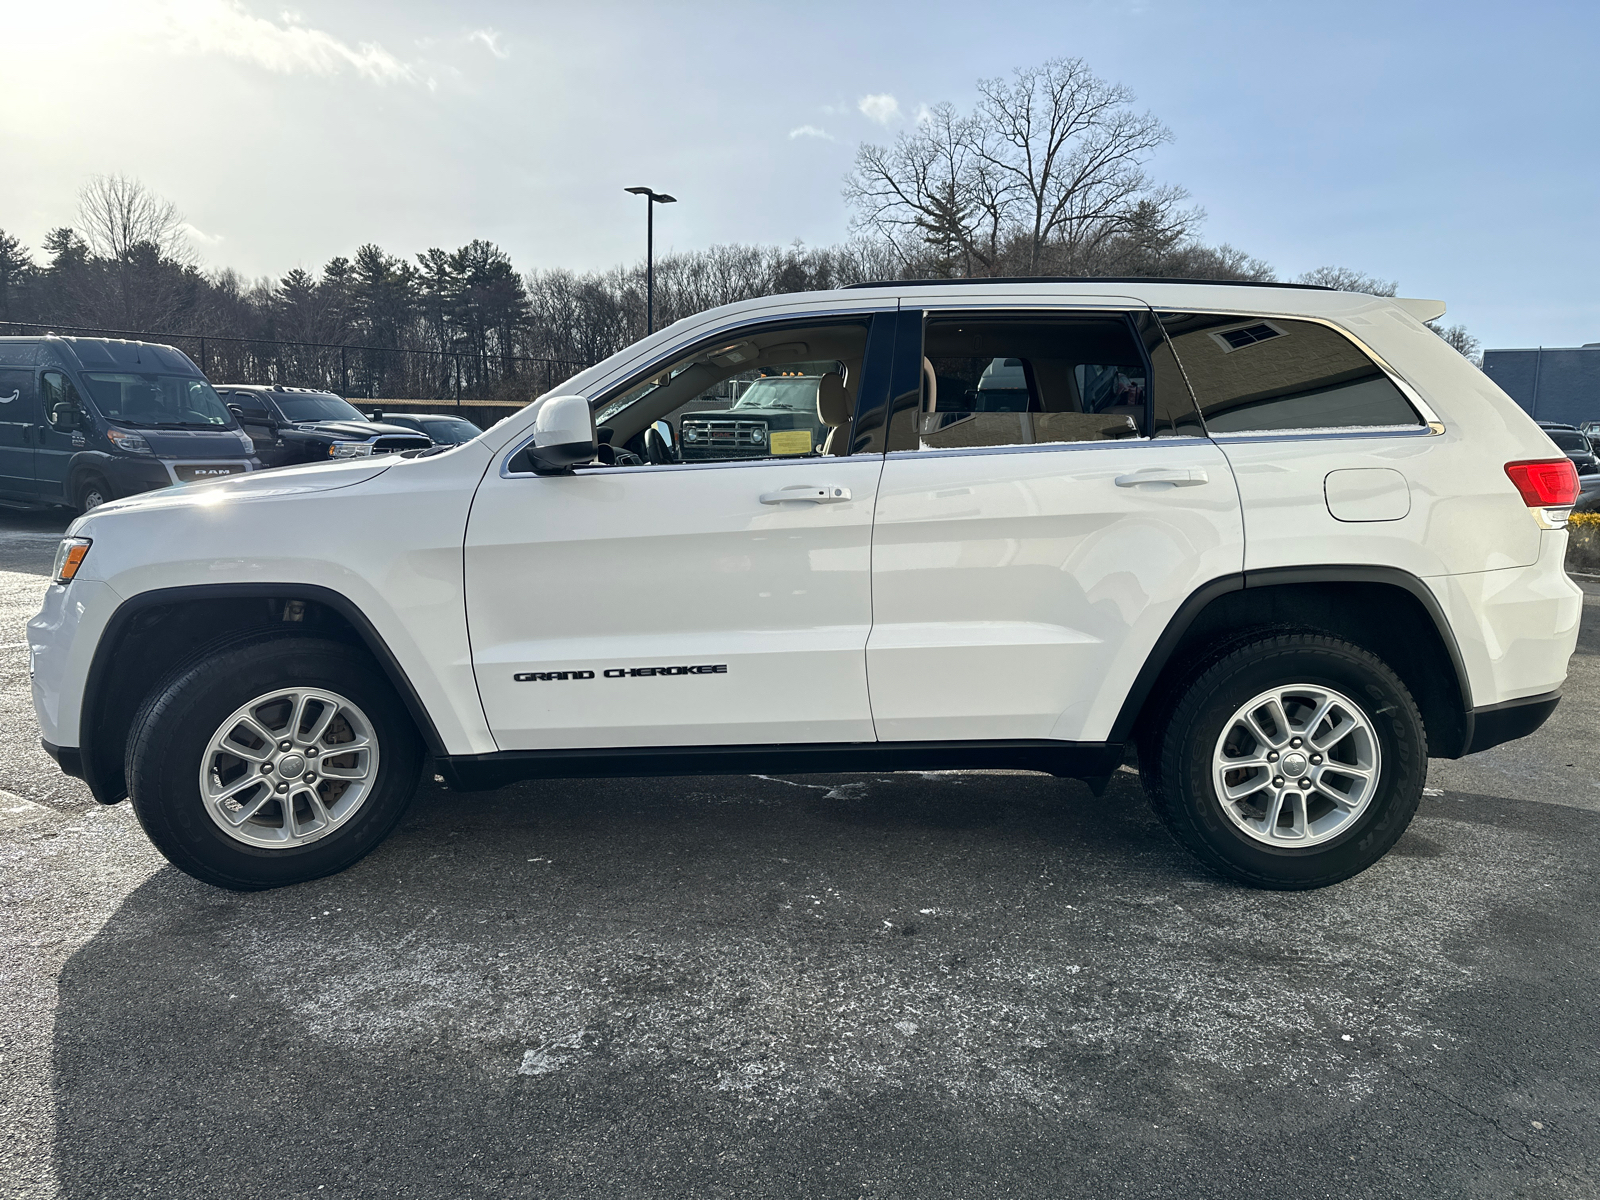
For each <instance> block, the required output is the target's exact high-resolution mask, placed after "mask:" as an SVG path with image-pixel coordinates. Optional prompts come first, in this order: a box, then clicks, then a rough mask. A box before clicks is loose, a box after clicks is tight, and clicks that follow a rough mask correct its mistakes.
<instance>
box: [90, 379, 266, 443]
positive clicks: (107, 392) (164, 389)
mask: <svg viewBox="0 0 1600 1200" xmlns="http://www.w3.org/2000/svg"><path fill="white" fill-rule="evenodd" d="M83 378H84V382H85V384H86V385H87V386H88V388H89V394H90V395H91V396H92V397H93V398H94V403H95V407H96V408H98V409H99V410H100V412H101V413H102V414H103V415H104V416H106V417H108V418H109V419H111V420H113V421H117V422H119V423H121V424H123V425H133V426H138V427H142V428H145V429H215V428H219V427H220V428H232V427H233V423H234V422H233V415H232V414H231V413H229V412H228V410H227V408H225V407H224V406H223V403H222V400H221V398H220V397H219V396H218V395H217V393H216V392H215V391H214V390H213V389H212V387H211V385H210V384H209V383H207V382H206V381H205V380H204V379H199V378H196V377H195V376H193V375H155V374H150V375H146V374H142V373H141V374H134V373H132V372H110V371H90V372H87V373H86V374H85V375H84V377H83Z"/></svg>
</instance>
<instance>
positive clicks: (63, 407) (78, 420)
mask: <svg viewBox="0 0 1600 1200" xmlns="http://www.w3.org/2000/svg"><path fill="white" fill-rule="evenodd" d="M50 421H51V423H52V424H53V425H55V427H56V428H57V429H82V428H83V415H82V414H81V413H80V412H79V411H78V406H77V405H76V404H73V403H71V402H63V403H61V404H54V405H51V407H50Z"/></svg>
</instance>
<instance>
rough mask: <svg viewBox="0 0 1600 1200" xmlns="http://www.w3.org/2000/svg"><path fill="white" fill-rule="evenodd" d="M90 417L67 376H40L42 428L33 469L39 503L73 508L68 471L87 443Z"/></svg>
mask: <svg viewBox="0 0 1600 1200" xmlns="http://www.w3.org/2000/svg"><path fill="white" fill-rule="evenodd" d="M86 423H87V417H86V414H85V413H84V410H83V401H82V399H81V398H80V397H79V395H78V389H77V388H76V387H74V386H73V383H72V380H71V379H69V378H68V377H67V375H66V373H65V372H63V371H57V370H47V371H41V372H40V373H39V425H38V433H37V436H36V441H37V444H38V450H37V452H36V453H35V455H34V460H33V469H34V475H35V478H36V479H37V481H38V484H37V486H38V489H39V499H41V500H43V501H45V502H46V503H50V504H70V503H72V498H71V497H70V496H68V495H67V468H68V466H69V465H70V464H71V462H72V456H73V455H74V454H76V453H78V451H80V450H82V449H83V447H84V443H85V440H86V439H85V436H84V425H85V424H86Z"/></svg>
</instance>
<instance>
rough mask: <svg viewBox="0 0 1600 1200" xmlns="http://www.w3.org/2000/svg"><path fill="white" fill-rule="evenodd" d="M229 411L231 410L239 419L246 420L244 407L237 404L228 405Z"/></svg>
mask: <svg viewBox="0 0 1600 1200" xmlns="http://www.w3.org/2000/svg"><path fill="white" fill-rule="evenodd" d="M228 411H229V412H231V413H232V414H233V415H234V416H235V417H237V418H238V419H239V420H241V421H242V420H244V409H242V408H240V407H239V406H238V405H237V404H230V405H228Z"/></svg>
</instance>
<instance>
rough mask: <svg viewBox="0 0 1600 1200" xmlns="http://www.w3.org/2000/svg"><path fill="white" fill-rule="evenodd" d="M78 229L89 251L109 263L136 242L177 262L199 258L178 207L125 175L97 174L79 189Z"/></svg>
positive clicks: (189, 263) (126, 255)
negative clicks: (107, 260)
mask: <svg viewBox="0 0 1600 1200" xmlns="http://www.w3.org/2000/svg"><path fill="white" fill-rule="evenodd" d="M78 232H79V233H80V234H81V235H82V236H83V239H84V241H86V242H87V243H88V244H89V249H90V250H91V251H92V252H93V253H95V254H96V255H98V256H99V257H101V258H105V259H110V260H112V261H114V262H117V261H124V260H126V259H128V258H129V257H131V256H132V255H133V254H134V252H135V250H136V249H137V248H138V247H140V246H149V247H152V248H153V249H154V250H155V251H156V253H157V255H158V256H159V257H161V258H164V259H166V260H168V261H169V262H174V263H177V264H178V265H180V266H185V267H188V266H194V265H195V263H196V262H197V261H198V255H197V254H196V253H195V250H194V247H193V245H192V244H191V243H190V242H189V237H188V229H187V226H186V223H185V222H184V219H183V215H182V214H181V213H180V212H179V211H178V206H177V205H176V204H174V203H173V202H172V201H170V200H167V199H164V198H162V197H160V196H157V195H156V194H155V193H154V192H152V191H150V189H148V188H147V187H145V186H144V184H142V183H140V182H139V181H138V180H137V179H129V178H128V177H127V176H126V175H96V176H94V177H93V178H91V179H90V180H89V182H88V183H86V184H84V186H83V189H82V190H81V191H80V192H79V193H78Z"/></svg>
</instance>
